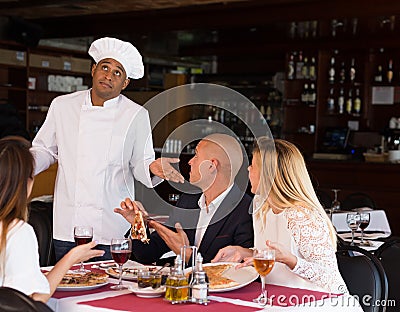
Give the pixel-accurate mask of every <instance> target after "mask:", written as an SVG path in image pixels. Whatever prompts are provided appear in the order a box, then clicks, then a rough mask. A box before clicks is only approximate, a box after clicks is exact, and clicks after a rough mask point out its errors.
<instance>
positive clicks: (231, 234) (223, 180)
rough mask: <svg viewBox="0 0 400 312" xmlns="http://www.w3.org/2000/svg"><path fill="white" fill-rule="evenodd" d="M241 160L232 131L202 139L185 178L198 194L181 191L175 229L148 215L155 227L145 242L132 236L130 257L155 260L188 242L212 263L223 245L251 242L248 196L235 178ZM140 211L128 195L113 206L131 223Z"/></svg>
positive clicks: (172, 218) (249, 244)
mask: <svg viewBox="0 0 400 312" xmlns="http://www.w3.org/2000/svg"><path fill="white" fill-rule="evenodd" d="M242 163H243V153H242V149H241V147H240V144H239V143H238V141H237V140H236V139H235V138H233V137H232V136H229V135H227V134H221V133H216V134H211V135H208V136H206V137H205V138H203V139H202V140H201V141H200V142H199V144H198V145H197V147H196V149H195V155H194V157H193V158H192V159H190V161H189V165H190V179H189V181H190V183H191V184H192V185H194V186H197V187H198V188H200V190H201V193H198V194H182V195H181V196H180V198H179V200H178V202H177V203H176V208H175V209H173V211H172V213H171V214H170V217H169V222H168V223H169V224H171V225H175V228H173V227H167V226H164V225H162V224H160V223H158V222H156V221H153V220H150V221H149V222H148V226H149V227H152V228H153V229H155V231H154V232H152V233H151V234H150V237H149V238H150V242H149V244H145V243H143V242H141V241H139V240H135V239H134V240H133V246H132V253H133V258H134V259H135V260H136V261H139V262H142V263H145V264H147V263H153V262H157V261H158V260H159V259H160V257H161V256H162V255H163V254H164V253H166V252H168V251H171V250H172V251H173V252H174V253H175V254H179V252H180V248H181V247H182V246H184V245H186V246H189V245H190V246H197V247H198V250H199V252H200V253H201V254H202V256H203V258H204V262H210V261H211V259H213V258H214V257H215V255H216V254H217V252H218V250H219V249H220V248H222V247H225V246H228V245H240V246H243V247H248V248H250V247H252V246H253V225H252V219H251V216H250V214H249V213H248V210H249V205H250V202H251V197H250V196H249V195H247V194H245V193H244V192H243V191H241V190H240V189H239V187H238V186H237V185H236V184H235V183H234V180H235V177H236V175H237V174H238V172H239V169H240V167H241V166H242ZM138 210H142V211H145V210H144V207H143V206H142V205H141V203H140V202H134V201H131V200H130V199H129V198H127V199H126V200H125V201H124V202H122V203H121V207H120V208H116V209H115V210H114V211H115V212H116V213H119V214H121V215H122V216H123V217H124V218H125V219H126V220H128V222H130V223H131V224H133V219H134V215H135V213H136V211H138ZM190 258H191V251H190V250H187V254H186V259H185V260H186V262H187V263H189V261H190Z"/></svg>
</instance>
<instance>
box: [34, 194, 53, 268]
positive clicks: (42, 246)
mask: <svg viewBox="0 0 400 312" xmlns="http://www.w3.org/2000/svg"><path fill="white" fill-rule="evenodd" d="M52 209H53V206H52V204H50V203H44V202H40V201H33V202H31V203H30V204H29V218H28V223H29V224H30V225H31V226H32V227H33V229H34V231H35V234H36V237H37V240H38V245H39V262H40V266H49V265H54V264H55V255H54V246H53V217H52V216H53V214H52V211H53V210H52Z"/></svg>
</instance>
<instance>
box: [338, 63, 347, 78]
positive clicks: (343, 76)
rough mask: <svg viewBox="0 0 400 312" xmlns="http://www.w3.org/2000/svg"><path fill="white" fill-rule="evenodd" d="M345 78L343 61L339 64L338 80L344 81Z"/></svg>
mask: <svg viewBox="0 0 400 312" xmlns="http://www.w3.org/2000/svg"><path fill="white" fill-rule="evenodd" d="M345 80H346V68H345V65H344V62H342V63H341V65H340V72H339V82H340V83H344V82H345Z"/></svg>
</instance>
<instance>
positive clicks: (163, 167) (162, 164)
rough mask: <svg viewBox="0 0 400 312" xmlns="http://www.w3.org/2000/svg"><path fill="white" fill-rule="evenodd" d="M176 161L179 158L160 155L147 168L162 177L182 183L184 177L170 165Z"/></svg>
mask: <svg viewBox="0 0 400 312" xmlns="http://www.w3.org/2000/svg"><path fill="white" fill-rule="evenodd" d="M178 162H179V158H168V157H160V158H157V159H156V160H155V161H153V162H152V163H151V164H150V167H149V168H150V171H151V172H152V173H153V174H154V175H156V176H158V177H160V178H162V179H165V180H167V181H172V182H176V183H183V182H185V179H184V178H183V176H182V175H181V174H180V173H179V171H178V170H176V169H175V168H174V167H173V166H172V164H175V163H178Z"/></svg>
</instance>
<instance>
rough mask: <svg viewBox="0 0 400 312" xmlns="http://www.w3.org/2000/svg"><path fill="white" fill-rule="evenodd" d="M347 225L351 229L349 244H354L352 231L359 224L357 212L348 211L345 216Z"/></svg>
mask: <svg viewBox="0 0 400 312" xmlns="http://www.w3.org/2000/svg"><path fill="white" fill-rule="evenodd" d="M346 222H347V225H348V226H349V228H350V230H351V244H350V246H354V232H355V231H356V230H357V229H358V227H359V226H360V214H359V213H348V214H347V217H346Z"/></svg>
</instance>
